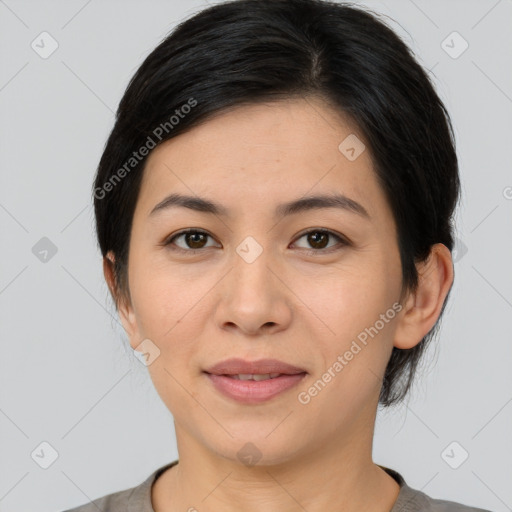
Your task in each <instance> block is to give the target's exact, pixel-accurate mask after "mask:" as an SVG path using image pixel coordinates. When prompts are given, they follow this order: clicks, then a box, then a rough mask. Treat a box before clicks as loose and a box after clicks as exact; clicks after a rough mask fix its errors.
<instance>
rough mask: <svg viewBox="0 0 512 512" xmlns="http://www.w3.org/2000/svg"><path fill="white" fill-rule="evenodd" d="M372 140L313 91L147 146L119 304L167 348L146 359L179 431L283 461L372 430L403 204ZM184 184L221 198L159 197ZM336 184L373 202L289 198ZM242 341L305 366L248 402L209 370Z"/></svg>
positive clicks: (130, 328) (253, 356)
mask: <svg viewBox="0 0 512 512" xmlns="http://www.w3.org/2000/svg"><path fill="white" fill-rule="evenodd" d="M354 135H355V136H357V137H358V139H359V141H360V142H357V140H356V139H354V138H353V137H354ZM349 136H351V138H349V139H348V140H347V141H346V142H344V143H343V144H342V142H343V141H344V140H345V139H346V138H347V137H349ZM363 140H364V139H363V137H362V135H361V133H360V132H359V130H358V129H357V128H356V127H355V126H353V125H351V124H350V123H349V122H348V121H347V120H346V119H344V118H343V117H341V116H340V114H339V113H335V111H334V110H333V109H331V108H329V107H328V106H327V105H325V104H324V103H322V102H321V101H320V100H317V99H311V98H310V99H308V100H307V101H306V100H305V99H301V100H289V101H282V102H276V103H269V104H265V105H253V106H244V107H239V108H237V109H235V110H232V111H230V112H224V113H222V114H221V115H218V116H216V117H215V118H213V119H210V120H209V121H207V122H205V123H204V124H203V125H202V126H200V127H196V128H194V129H192V130H191V131H189V132H188V133H185V134H182V135H179V136H178V137H176V138H173V139H172V140H169V141H167V142H165V143H163V144H162V145H161V146H159V147H157V148H156V149H155V150H154V151H153V152H152V153H151V154H150V156H149V157H148V160H147V165H146V168H145V171H144V177H143V181H142V186H141V189H140V195H139V198H138V202H137V205H136V209H135V213H134V218H133V227H132V233H131V240H130V247H129V264H128V282H129V289H130V296H131V303H130V304H129V305H127V306H126V308H123V310H122V312H121V314H122V320H123V325H124V326H125V329H126V330H127V332H128V334H129V337H130V343H131V346H132V348H134V349H136V348H137V347H139V350H140V343H141V342H142V341H143V340H151V347H153V348H151V349H150V350H149V352H150V353H151V352H152V351H153V353H154V354H156V352H155V348H154V347H155V346H156V347H157V349H158V350H159V355H157V357H154V355H153V356H150V358H151V359H152V358H153V357H154V359H153V360H152V361H151V362H150V364H149V365H148V371H149V372H150V375H151V378H152V380H153V383H154V385H155V387H156V390H157V392H158V393H159V395H160V397H161V398H162V400H163V402H164V403H165V404H166V406H167V407H168V409H169V410H170V412H171V413H172V415H173V417H174V420H175V426H176V434H177V437H178V443H180V438H181V440H182V441H183V443H185V439H186V440H187V441H186V442H187V443H189V446H192V445H195V446H196V447H197V449H201V450H206V451H208V452H209V453H214V454H218V455H221V456H222V457H224V458H227V459H232V460H233V461H236V460H237V453H239V451H240V450H241V448H242V447H244V446H245V444H246V443H247V442H251V443H253V445H254V446H255V447H256V449H257V451H258V453H259V454H260V456H261V457H262V460H263V461H266V462H269V463H270V462H273V463H279V462H286V461H287V460H289V459H290V458H292V457H294V456H297V455H298V454H302V455H304V456H306V455H307V454H308V453H315V452H316V453H318V451H319V450H322V449H324V450H327V449H329V447H330V446H334V445H335V444H336V443H338V445H339V443H340V442H344V443H347V442H349V441H350V442H352V443H356V444H357V441H358V440H360V439H361V436H362V435H363V432H365V431H367V430H368V425H369V424H370V423H372V421H373V419H374V414H375V410H376V406H377V400H378V394H379V390H380V386H381V378H382V375H383V374H384V370H385V367H386V364H387V361H388V359H389V356H390V354H391V350H392V347H393V338H394V333H395V331H396V327H397V322H398V321H399V314H398V309H399V308H400V306H398V309H397V303H398V300H399V296H400V290H401V283H402V281H401V267H400V257H399V252H398V243H397V233H396V227H395V223H394V220H393V217H392V213H391V210H390V208H389V205H388V204H387V201H386V199H385V196H384V193H383V191H382V190H381V189H380V187H379V185H378V183H377V180H376V175H375V173H374V170H373V168H372V161H371V156H370V153H369V150H368V149H366V150H363V151H362V152H361V153H360V154H359V156H357V155H358V153H359V152H360V150H361V149H362V146H361V145H360V144H361V141H363ZM354 141H356V143H357V144H355V143H354ZM340 144H341V149H340ZM354 144H355V145H354ZM351 147H354V151H351V149H350V148H351ZM354 157H357V158H354ZM170 194H181V195H187V196H193V197H194V198H196V199H197V198H201V199H206V200H208V201H210V202H212V203H215V204H217V205H219V207H220V209H219V211H217V212H216V213H212V212H206V211H198V210H196V209H193V208H187V207H184V206H179V205H176V204H174V205H170V204H168V205H167V207H165V206H164V207H161V208H158V209H156V210H154V208H155V206H156V205H159V204H161V203H162V201H164V200H165V199H166V198H167V197H168V196H169V195H170ZM334 195H343V196H345V197H346V198H348V199H349V200H351V201H353V202H357V203H358V204H359V205H360V206H359V207H357V206H355V207H354V208H349V207H347V206H346V204H347V203H345V207H343V204H342V202H339V203H338V206H335V205H333V204H331V205H330V206H327V207H326V206H325V205H324V206H322V205H321V204H320V202H316V203H315V204H316V206H314V205H313V206H314V207H310V208H296V209H295V211H288V212H285V213H286V214H283V211H284V208H281V209H280V208H279V206H280V205H283V204H286V203H291V202H295V201H297V200H300V199H304V198H305V197H308V198H309V197H313V196H327V197H331V196H334ZM352 204H355V203H352ZM310 206H311V204H310ZM364 211H366V214H364V213H363V212H364ZM187 229H190V230H193V231H194V232H195V233H191V234H183V231H184V230H187ZM145 343H148V342H145ZM350 354H351V355H350ZM232 357H237V358H241V359H245V360H248V361H255V360H258V359H262V358H274V359H278V360H280V361H283V362H286V363H289V364H291V365H294V366H296V367H299V368H300V369H303V370H304V371H305V372H306V373H305V374H304V375H303V376H302V378H301V380H300V381H298V382H297V383H296V384H295V385H294V386H293V387H292V388H290V389H288V390H286V391H283V392H281V393H279V394H277V395H275V396H273V397H272V398H270V399H266V400H263V401H260V402H258V403H245V402H240V401H238V400H236V399H233V398H231V397H228V396H226V395H225V394H223V393H221V392H219V391H218V390H217V388H216V387H215V386H214V385H213V383H212V380H211V378H210V377H209V376H208V375H207V374H206V373H205V370H206V369H208V368H209V367H210V366H212V365H213V364H215V363H218V362H220V361H223V360H225V359H228V358H232ZM341 440H343V441H341ZM245 449H248V448H247V447H246V448H245Z"/></svg>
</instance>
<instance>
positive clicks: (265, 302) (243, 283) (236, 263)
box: [215, 250, 292, 336]
mask: <svg viewBox="0 0 512 512" xmlns="http://www.w3.org/2000/svg"><path fill="white" fill-rule="evenodd" d="M270 252H271V251H265V250H264V251H262V252H261V254H259V256H257V257H256V259H254V260H252V258H244V255H243V253H241V254H242V256H239V254H237V255H236V256H235V257H234V258H233V268H232V270H231V271H230V272H229V273H228V274H227V276H226V277H225V278H224V279H223V280H222V284H221V286H220V287H219V290H218V293H219V295H218V300H219V302H218V307H217V309H216V315H215V317H216V318H215V320H216V322H217V324H218V326H219V327H220V328H221V329H223V330H230V331H240V332H241V333H243V334H245V335H250V336H254V335H261V334H272V333H276V332H279V331H281V330H283V329H286V328H287V327H288V325H289V323H290V321H291V318H292V312H291V300H290V295H291V292H290V291H289V289H288V288H287V287H286V286H285V284H284V283H283V280H282V278H281V276H279V274H280V272H279V268H278V262H276V261H275V260H273V259H272V257H271V255H270ZM281 273H282V272H281Z"/></svg>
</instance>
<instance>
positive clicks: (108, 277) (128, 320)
mask: <svg viewBox="0 0 512 512" xmlns="http://www.w3.org/2000/svg"><path fill="white" fill-rule="evenodd" d="M114 262H115V256H114V254H113V252H112V251H109V252H108V253H107V255H106V256H105V257H104V258H103V275H104V276H105V281H106V282H107V285H108V288H109V290H110V294H111V296H112V299H113V300H114V303H115V305H116V309H117V312H118V314H119V319H120V320H121V323H122V325H123V328H124V330H125V331H126V334H127V335H128V337H129V339H130V343H132V340H133V339H134V334H135V333H136V322H135V315H134V313H133V310H132V308H131V306H130V304H128V303H127V302H126V300H125V299H124V298H123V297H122V296H120V295H119V291H118V288H117V283H116V275H115V271H114Z"/></svg>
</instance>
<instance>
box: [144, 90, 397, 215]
mask: <svg viewBox="0 0 512 512" xmlns="http://www.w3.org/2000/svg"><path fill="white" fill-rule="evenodd" d="M347 140H348V143H345V141H347ZM363 140H364V139H363V136H362V134H361V132H360V130H359V129H358V128H357V126H355V125H354V124H353V123H351V122H350V121H349V120H348V119H346V118H345V117H344V116H343V115H341V114H340V113H339V112H338V111H337V110H334V109H333V108H331V107H329V106H328V105H327V104H326V103H324V102H323V101H321V100H318V99H313V98H308V99H294V100H291V99H290V100H286V101H279V102H271V103H264V104H255V105H244V106H238V107H236V108H234V109H231V110H227V111H223V112H221V113H219V114H216V115H215V116H214V117H212V118H210V119H208V120H207V121H205V122H204V123H203V124H201V125H199V126H196V127H194V128H192V129H191V130H189V131H187V132H185V133H182V134H180V135H178V136H176V137H174V138H172V139H170V140H168V141H166V142H164V143H162V144H161V145H159V146H158V147H157V148H155V149H154V150H153V151H152V152H151V154H150V155H149V157H148V159H147V162H146V168H145V171H144V177H143V182H142V186H141V191H140V197H139V202H140V204H141V207H142V208H143V210H144V211H145V212H146V213H149V211H150V210H151V209H152V208H153V207H154V206H155V204H156V203H157V202H158V201H159V200H162V199H163V198H164V197H165V196H166V195H167V194H168V193H170V192H180V193H183V194H187V195H194V194H195V195H198V196H207V197H214V198H215V199H216V200H217V201H218V202H222V203H223V204H226V206H227V207H229V205H230V204H232V205H233V206H236V205H238V204H240V203H244V202H245V204H246V205H247V206H250V205H251V204H252V205H255V203H257V204H258V205H264V204H267V203H268V204H271V203H273V204H277V203H282V202H283V200H284V199H288V198H289V199H296V198H299V197H302V196H305V195H312V194H317V193H323V194H325V193H330V192H339V193H343V194H345V195H347V196H349V197H352V198H353V199H354V200H356V201H358V202H360V203H363V204H364V206H365V208H366V209H367V210H368V211H369V213H370V214H372V210H373V211H374V214H376V213H377V212H378V209H379V208H384V209H385V208H386V207H387V205H386V203H385V201H384V197H383V193H382V191H381V190H380V188H379V187H378V185H377V181H376V177H375V175H374V171H373V164H372V160H371V156H370V152H369V150H368V148H366V149H364V148H365V144H364V142H363ZM347 144H348V145H349V146H351V147H353V148H354V149H355V150H356V151H357V152H358V153H359V152H360V154H359V155H358V156H357V154H356V156H357V158H355V159H354V158H352V157H353V152H352V154H351V153H349V154H348V156H349V157H351V158H347V154H346V153H344V151H346V149H347ZM357 144H359V145H357ZM340 145H341V146H340ZM349 149H350V148H349Z"/></svg>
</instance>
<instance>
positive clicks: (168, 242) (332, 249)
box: [162, 229, 351, 256]
mask: <svg viewBox="0 0 512 512" xmlns="http://www.w3.org/2000/svg"><path fill="white" fill-rule="evenodd" d="M188 233H199V234H203V235H207V236H209V237H211V238H213V237H212V236H211V235H210V234H209V233H207V232H206V231H201V230H198V229H186V230H183V231H180V232H178V233H176V234H175V235H172V236H171V237H170V238H167V239H166V240H165V241H164V242H163V243H162V245H163V246H166V247H169V246H171V245H172V243H173V241H174V240H176V239H177V238H179V237H180V236H183V235H186V234H188ZM311 233H322V234H324V235H329V236H330V237H331V236H332V237H334V238H336V239H338V240H339V242H341V247H336V246H334V247H330V248H329V249H302V250H303V252H305V253H306V254H307V255H308V256H318V255H322V254H330V253H332V252H335V251H337V250H340V249H341V248H342V247H345V246H348V245H351V244H350V242H349V241H348V240H347V239H346V238H345V237H342V236H341V235H338V234H337V233H334V232H332V231H329V230H327V229H312V230H309V231H306V232H305V233H302V234H301V235H300V236H299V237H298V238H297V239H296V240H300V239H301V238H303V237H304V236H306V235H309V234H311ZM206 249H208V247H207V248H206ZM171 250H173V251H176V252H180V253H186V254H198V253H200V252H204V251H205V249H204V248H203V249H183V248H181V247H177V246H174V247H172V248H171Z"/></svg>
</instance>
